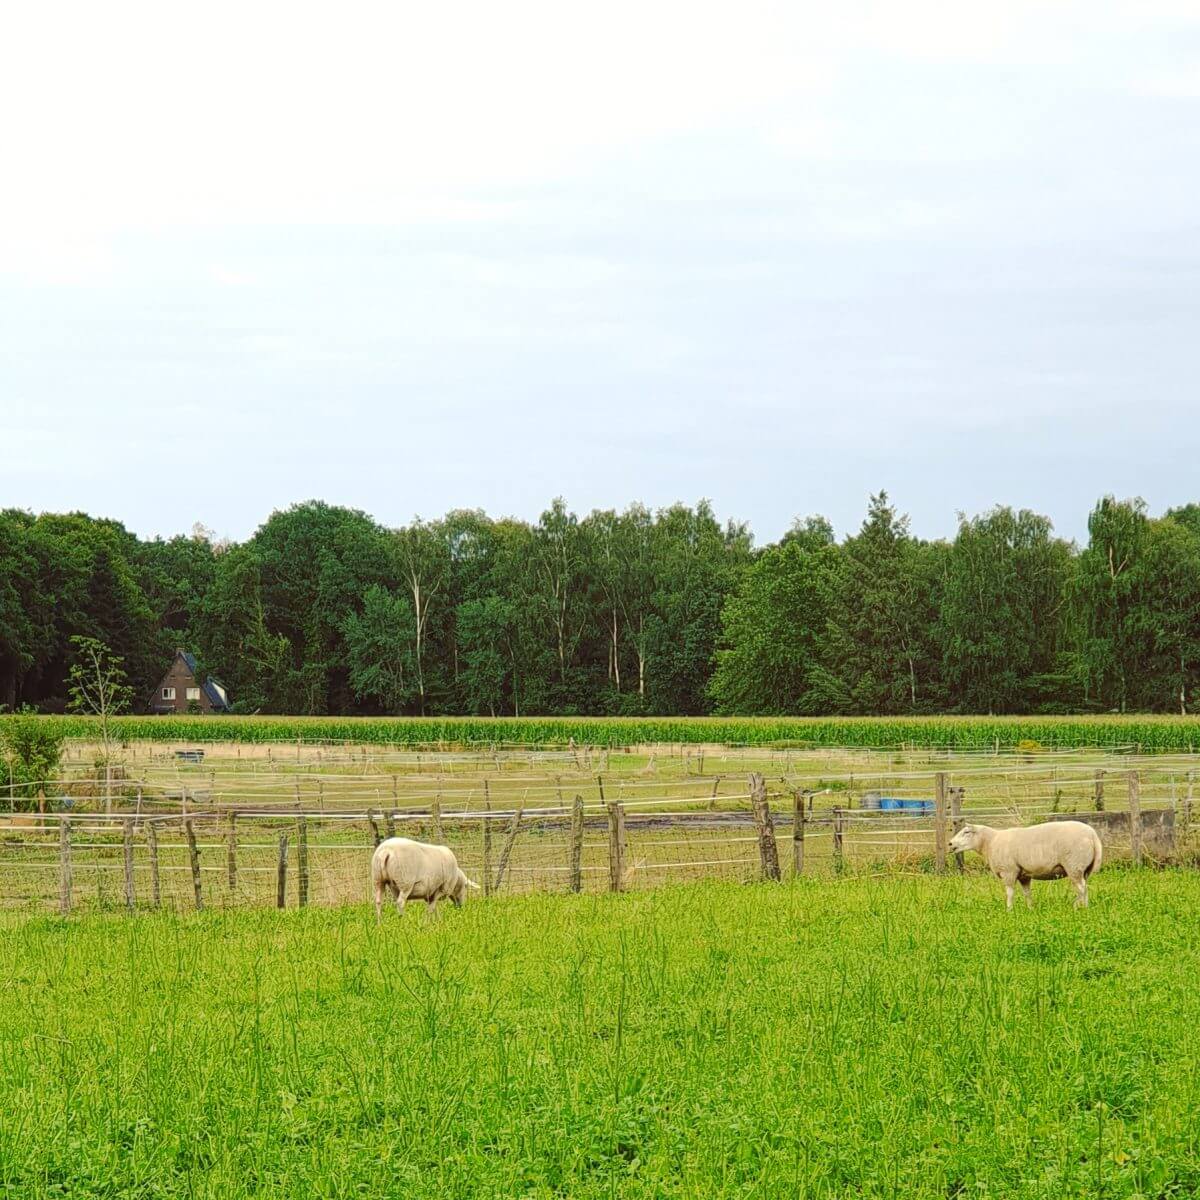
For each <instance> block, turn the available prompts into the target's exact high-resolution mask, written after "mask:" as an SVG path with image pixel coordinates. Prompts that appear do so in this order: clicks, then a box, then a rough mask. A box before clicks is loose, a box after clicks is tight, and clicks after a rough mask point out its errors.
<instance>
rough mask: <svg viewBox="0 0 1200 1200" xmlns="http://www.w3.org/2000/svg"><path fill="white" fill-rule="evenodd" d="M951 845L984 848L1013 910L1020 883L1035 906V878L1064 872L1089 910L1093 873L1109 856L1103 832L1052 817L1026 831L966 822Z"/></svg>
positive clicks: (1056, 876)
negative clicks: (1032, 889) (1032, 890)
mask: <svg viewBox="0 0 1200 1200" xmlns="http://www.w3.org/2000/svg"><path fill="white" fill-rule="evenodd" d="M950 849H951V850H953V851H954V852H955V853H961V852H962V851H964V850H976V851H978V852H979V853H980V854H981V855H982V856H983V858H984V860H985V861H986V862H987V865H988V868H989V870H991V872H992V874H993V875H995V876H996V877H997V878H998V879H1000V880H1001V882H1002V883H1003V884H1004V891H1005V894H1006V895H1007V897H1008V907H1009V908H1012V906H1013V886H1014V884H1018V883H1019V884H1020V885H1021V890H1022V891H1023V892H1024V893H1025V903H1026V904H1028V905H1029V907H1030V908H1032V907H1033V897H1032V895H1031V894H1030V887H1029V882H1030V880H1032V879H1062V878H1063V876H1064V875H1065V876H1067V877H1068V878H1069V879H1070V880H1071V882H1072V883H1073V884H1074V885H1075V893H1076V899H1075V905H1076V907H1077V908H1086V907H1087V902H1088V892H1087V881H1088V876H1089V875H1091V873H1092V872H1093V871H1098V870H1099V869H1100V861H1101V859H1102V858H1103V857H1104V851H1103V849H1102V847H1101V845H1100V836H1099V834H1097V833H1096V831H1095V830H1094V829H1093V828H1092V827H1091V826H1090V825H1085V824H1084V823H1083V822H1082V821H1047V822H1046V823H1045V824H1044V825H1028V826H1025V827H1024V828H1020V829H992V828H990V827H989V826H987V825H964V826H963V827H962V828H961V829H960V830H959V831H958V832H957V833H956V834H955V835H954V837H952V838H951V839H950Z"/></svg>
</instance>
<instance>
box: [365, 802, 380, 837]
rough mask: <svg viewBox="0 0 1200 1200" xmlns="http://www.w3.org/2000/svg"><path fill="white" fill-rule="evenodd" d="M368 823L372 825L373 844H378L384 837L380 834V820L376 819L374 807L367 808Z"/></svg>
mask: <svg viewBox="0 0 1200 1200" xmlns="http://www.w3.org/2000/svg"><path fill="white" fill-rule="evenodd" d="M367 824H368V825H370V827H371V844H372V845H373V846H378V845H379V843H380V841H381V840H382V839H381V838H380V836H379V822H378V821H376V820H375V810H374V809H373V808H368V809H367Z"/></svg>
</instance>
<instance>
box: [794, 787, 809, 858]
mask: <svg viewBox="0 0 1200 1200" xmlns="http://www.w3.org/2000/svg"><path fill="white" fill-rule="evenodd" d="M806 805H807V800H806V797H805V794H804V792H802V791H800V790H799V789H797V790H796V791H794V792H793V793H792V874H793V875H803V874H804V820H805V811H804V810H805V807H806Z"/></svg>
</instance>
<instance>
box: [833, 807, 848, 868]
mask: <svg viewBox="0 0 1200 1200" xmlns="http://www.w3.org/2000/svg"><path fill="white" fill-rule="evenodd" d="M842 812H843V810H842V809H840V808H835V809H834V810H833V869H834V870H835V871H836V872H837V873H838V874H839V875H840V874H841V873H842V868H843V867H844V866H845V865H846V864H845V858H844V853H845V851H844V847H843V846H842V832H843V830H842V823H843V817H842Z"/></svg>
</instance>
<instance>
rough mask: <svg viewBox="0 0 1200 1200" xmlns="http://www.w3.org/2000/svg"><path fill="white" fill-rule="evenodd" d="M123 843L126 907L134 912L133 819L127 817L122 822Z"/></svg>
mask: <svg viewBox="0 0 1200 1200" xmlns="http://www.w3.org/2000/svg"><path fill="white" fill-rule="evenodd" d="M121 826H122V829H121V842H122V847H121V848H122V851H123V855H122V857H123V858H124V866H125V907H126V908H127V909H128V910H129V911H130V912H132V911H133V905H134V891H133V818H132V817H126V818H125V819H124V820H123V821H122V822H121Z"/></svg>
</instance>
